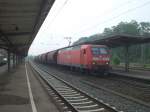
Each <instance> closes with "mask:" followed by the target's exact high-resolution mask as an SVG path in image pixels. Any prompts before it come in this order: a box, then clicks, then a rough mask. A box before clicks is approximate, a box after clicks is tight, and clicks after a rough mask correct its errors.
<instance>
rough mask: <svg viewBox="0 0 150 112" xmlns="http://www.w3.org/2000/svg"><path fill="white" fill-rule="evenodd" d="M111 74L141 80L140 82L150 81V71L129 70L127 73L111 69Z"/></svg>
mask: <svg viewBox="0 0 150 112" xmlns="http://www.w3.org/2000/svg"><path fill="white" fill-rule="evenodd" d="M110 73H112V74H117V75H121V76H126V77H131V78H136V79H141V80H150V71H148V70H147V71H144V70H134V69H130V70H129V72H126V71H125V70H124V69H123V68H120V67H112V70H111V71H110Z"/></svg>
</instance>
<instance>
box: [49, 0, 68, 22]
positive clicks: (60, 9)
mask: <svg viewBox="0 0 150 112" xmlns="http://www.w3.org/2000/svg"><path fill="white" fill-rule="evenodd" d="M68 1H69V0H65V2H64V3H63V4H62V6H61V7H60V8H59V9H58V11H57V13H56V15H55V16H54V17H53V19H52V20H51V22H50V24H52V23H53V21H54V20H55V19H56V17H57V16H58V15H59V14H60V12H61V11H62V9H63V8H64V7H65V5H66V4H67V2H68Z"/></svg>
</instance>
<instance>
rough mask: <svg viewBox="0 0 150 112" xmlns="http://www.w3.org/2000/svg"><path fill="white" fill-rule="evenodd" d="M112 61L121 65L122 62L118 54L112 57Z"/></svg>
mask: <svg viewBox="0 0 150 112" xmlns="http://www.w3.org/2000/svg"><path fill="white" fill-rule="evenodd" d="M112 62H113V64H114V65H119V64H120V59H119V57H118V56H115V57H114V58H113V59H112Z"/></svg>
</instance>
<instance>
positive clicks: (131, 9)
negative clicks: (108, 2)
mask: <svg viewBox="0 0 150 112" xmlns="http://www.w3.org/2000/svg"><path fill="white" fill-rule="evenodd" d="M146 5H150V1H147V2H145V3H143V4H141V5H138V6H136V7H133V8H130V9H128V10H126V11H124V12H122V13H120V14H118V15H116V16H114V17H112V18H109V19H107V20H104V21H102V22H100V23H97V24H95V25H92V26H91V27H88V28H86V29H83V30H81V31H79V32H77V33H75V34H73V35H77V34H79V33H82V32H84V31H87V30H89V29H92V28H94V27H97V26H99V25H101V24H105V23H106V22H107V23H108V22H111V21H113V20H114V19H116V18H118V17H120V16H122V15H123V14H127V13H130V12H132V11H135V10H137V9H139V8H142V7H144V6H146Z"/></svg>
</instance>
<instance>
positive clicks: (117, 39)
mask: <svg viewBox="0 0 150 112" xmlns="http://www.w3.org/2000/svg"><path fill="white" fill-rule="evenodd" d="M149 42H150V37H143V36H131V35H112V36H108V37H105V38H103V39H97V40H93V41H90V42H85V43H84V44H102V45H107V46H109V47H110V48H114V47H120V46H130V45H135V44H144V43H149ZM82 44H83V43H82Z"/></svg>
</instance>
